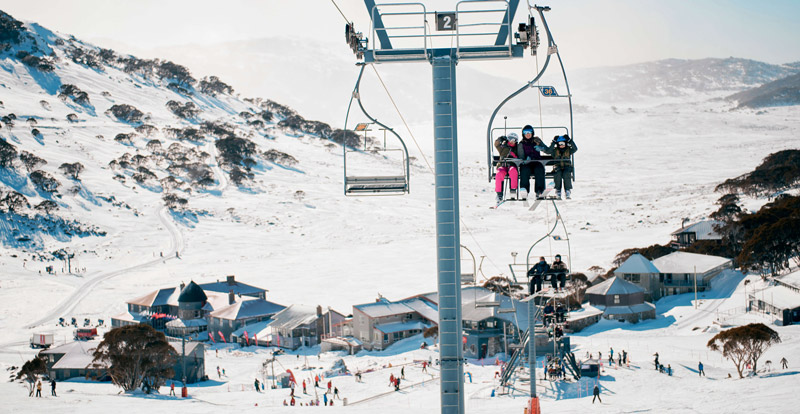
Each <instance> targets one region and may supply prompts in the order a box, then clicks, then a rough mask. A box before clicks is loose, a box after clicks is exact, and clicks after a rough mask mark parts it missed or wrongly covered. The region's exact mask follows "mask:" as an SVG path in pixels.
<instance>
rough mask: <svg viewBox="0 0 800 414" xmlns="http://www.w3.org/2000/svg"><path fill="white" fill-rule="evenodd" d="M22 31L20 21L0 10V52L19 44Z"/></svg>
mask: <svg viewBox="0 0 800 414" xmlns="http://www.w3.org/2000/svg"><path fill="white" fill-rule="evenodd" d="M24 31H25V30H24V29H23V28H22V22H21V21H19V20H16V19H14V18H13V17H11V16H10V15H9V14H7V13H5V12H3V11H2V10H0V50H5V49H8V48H9V47H10V46H11V45H15V44H17V43H19V41H20V40H21V38H22V33H23V32H24Z"/></svg>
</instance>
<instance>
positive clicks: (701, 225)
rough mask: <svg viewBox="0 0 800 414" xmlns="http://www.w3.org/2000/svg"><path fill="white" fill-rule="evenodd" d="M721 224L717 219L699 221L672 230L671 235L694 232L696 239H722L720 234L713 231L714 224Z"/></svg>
mask: <svg viewBox="0 0 800 414" xmlns="http://www.w3.org/2000/svg"><path fill="white" fill-rule="evenodd" d="M723 224H725V223H723V222H721V221H717V220H705V221H700V222H697V223H694V224H692V225H691V226H687V227H684V228H682V229H680V230H675V231H673V232H672V235H673V236H674V235H677V234H681V233H695V236H696V237H697V240H722V236H721V235H719V234H718V233H717V232H716V231H714V226H722V225H723Z"/></svg>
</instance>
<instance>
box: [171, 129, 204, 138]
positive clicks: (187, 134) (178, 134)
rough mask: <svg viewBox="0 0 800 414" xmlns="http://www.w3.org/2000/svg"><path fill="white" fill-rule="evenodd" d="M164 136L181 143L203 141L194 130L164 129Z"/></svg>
mask: <svg viewBox="0 0 800 414" xmlns="http://www.w3.org/2000/svg"><path fill="white" fill-rule="evenodd" d="M164 135H166V136H168V137H172V138H175V139H179V140H181V141H203V140H205V137H204V136H203V134H202V133H200V130H199V129H196V128H191V127H187V128H183V129H180V128H164Z"/></svg>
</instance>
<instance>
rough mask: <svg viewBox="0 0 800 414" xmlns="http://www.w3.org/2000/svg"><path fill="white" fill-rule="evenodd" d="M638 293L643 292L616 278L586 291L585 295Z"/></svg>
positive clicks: (635, 286)
mask: <svg viewBox="0 0 800 414" xmlns="http://www.w3.org/2000/svg"><path fill="white" fill-rule="evenodd" d="M639 292H644V289H643V288H642V287H640V286H637V285H634V284H633V283H631V282H628V281H627V280H625V279H622V278H619V277H617V276H614V277H611V278H609V279H608V280H606V281H605V282H602V283H600V284H597V285H594V286H592V287H590V288H588V289H586V293H589V294H595V295H628V294H632V293H639Z"/></svg>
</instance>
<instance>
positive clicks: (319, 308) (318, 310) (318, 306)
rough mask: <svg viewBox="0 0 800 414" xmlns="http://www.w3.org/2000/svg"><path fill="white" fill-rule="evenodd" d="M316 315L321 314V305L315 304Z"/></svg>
mask: <svg viewBox="0 0 800 414" xmlns="http://www.w3.org/2000/svg"><path fill="white" fill-rule="evenodd" d="M317 316H322V306H320V305H317Z"/></svg>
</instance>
